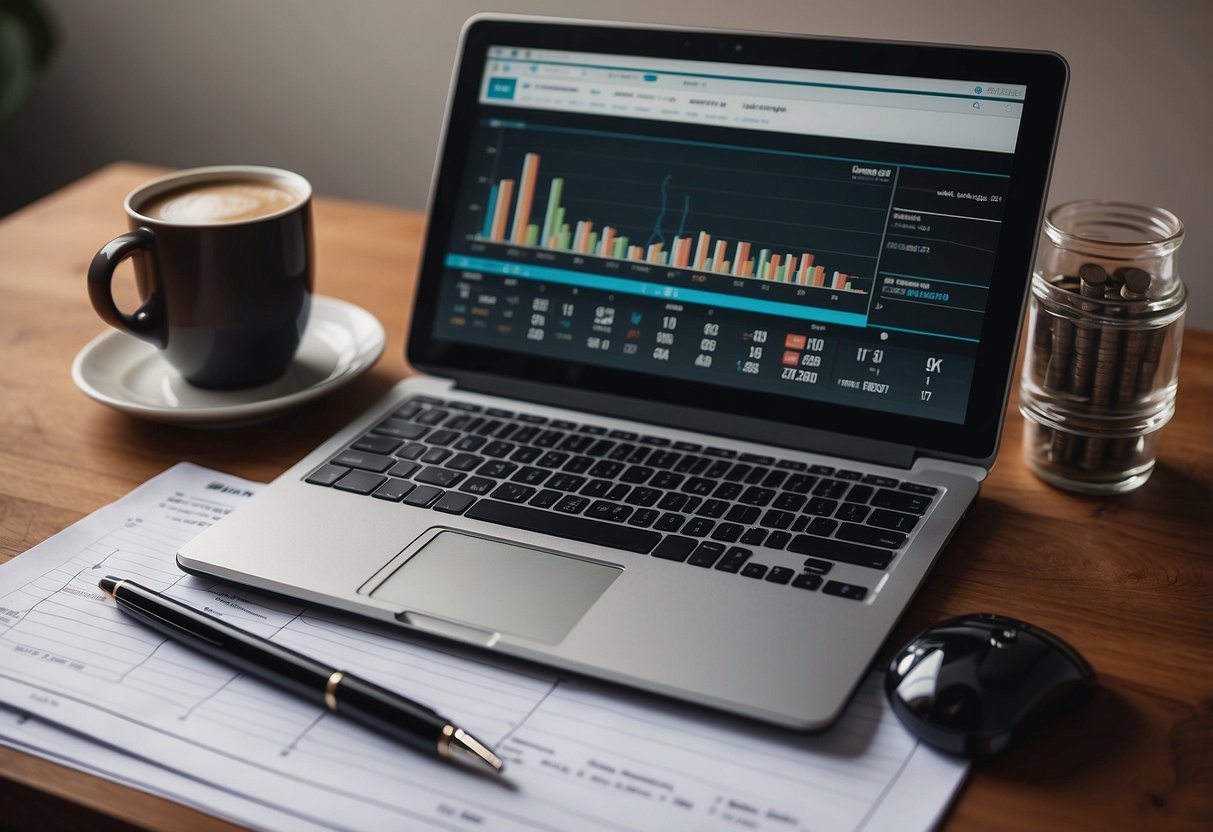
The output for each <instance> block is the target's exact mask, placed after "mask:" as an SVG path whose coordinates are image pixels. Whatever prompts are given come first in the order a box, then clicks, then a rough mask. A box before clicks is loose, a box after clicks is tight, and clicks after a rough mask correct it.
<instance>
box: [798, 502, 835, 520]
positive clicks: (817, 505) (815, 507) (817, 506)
mask: <svg viewBox="0 0 1213 832" xmlns="http://www.w3.org/2000/svg"><path fill="white" fill-rule="evenodd" d="M836 508H838V501H837V500H827V499H826V498H825V497H814V498H813V499H811V500H809V504H808V505H807V506H805V507H804V513H805V514H817V515H820V516H821V517H829V516H830V515H831V514H833V513H834V509H836Z"/></svg>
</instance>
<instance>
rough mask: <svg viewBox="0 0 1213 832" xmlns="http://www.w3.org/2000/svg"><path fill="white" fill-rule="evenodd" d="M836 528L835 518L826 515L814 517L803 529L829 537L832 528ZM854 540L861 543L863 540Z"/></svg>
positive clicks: (832, 531)
mask: <svg viewBox="0 0 1213 832" xmlns="http://www.w3.org/2000/svg"><path fill="white" fill-rule="evenodd" d="M847 525H849V524H847ZM836 528H838V521H837V520H831V519H830V518H828V517H814V518H813V522H812V523H809V527H808V528H807V529H806V530H805V531H807V532H808V533H809V534H818V535H821V536H822V537H829V536H830V535H832V534H833V533H834V529H836ZM859 528H863V526H860V527H859ZM856 542H857V543H862V542H864V541H861V540H860V541H856Z"/></svg>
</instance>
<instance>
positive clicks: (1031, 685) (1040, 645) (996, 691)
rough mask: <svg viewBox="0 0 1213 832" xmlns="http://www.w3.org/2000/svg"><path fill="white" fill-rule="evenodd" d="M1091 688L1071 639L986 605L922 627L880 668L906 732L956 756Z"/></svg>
mask: <svg viewBox="0 0 1213 832" xmlns="http://www.w3.org/2000/svg"><path fill="white" fill-rule="evenodd" d="M1094 689H1095V672H1094V671H1093V670H1092V669H1091V666H1090V665H1089V664H1088V663H1087V661H1086V660H1085V659H1084V658H1083V657H1082V656H1080V655H1079V654H1078V651H1077V650H1075V649H1074V648H1073V647H1071V646H1070V645H1068V644H1066V643H1065V642H1064V641H1062V640H1061V639H1060V638H1058V637H1057V636H1055V635H1053V634H1051V633H1048V632H1046V631H1044V630H1042V629H1040V628H1038V627H1033V626H1031V625H1030V624H1025V623H1024V622H1022V621H1016V620H1015V619H1013V618H1006V617H1004V616H1001V615H993V614H991V613H972V614H969V615H961V616H958V617H956V618H950V619H948V620H947V621H943V622H941V623H939V624H936V625H935V626H933V627H929V628H927V629H926V630H924V631H923V632H922V633H920V634H919V635H918V636H916V637H915V638H913V639H911V641H910V642H909V644H907V645H906V646H905V647H903V648H902V650H901V652H899V653H898V654H897V656H896V657H895V658H894V659H893V661H892V663H891V664H890V665H889V671H888V673H887V674H886V676H885V693H886V694H887V695H888V697H889V702H890V703H891V704H892V706H893V711H894V713H896V714H897V716H898V717H900V719H901V721H902V722H903V723H904V724H905V726H906V727H907V728H908V729H910V732H911V733H913V734H914V735H915V736H917V737H918V738H919V739H921V740H923V741H924V742H927V743H929V744H931V745H933V746H935V747H937V748H940V749H943V750H944V751H947V752H949V753H951V754H956V755H959V756H963V757H984V756H989V755H993V754H998V753H999V752H1001V751H1003V750H1005V749H1006V748H1007V747H1008V746H1010V745H1011V744H1013V743H1014V742H1015V741H1016V740H1017V739H1019V738H1020V737H1021V736H1022V735H1024V734H1026V733H1028V732H1030V731H1031V730H1032V729H1034V728H1036V727H1037V726H1039V725H1041V724H1042V723H1044V722H1046V721H1048V720H1049V719H1050V718H1052V717H1054V716H1056V715H1058V714H1060V713H1063V712H1066V711H1069V710H1072V709H1074V708H1077V707H1078V706H1080V705H1081V704H1083V703H1084V702H1085V701H1086V700H1087V699H1089V698H1090V696H1091V694H1092V692H1093V691H1094Z"/></svg>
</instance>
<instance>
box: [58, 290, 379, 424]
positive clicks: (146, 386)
mask: <svg viewBox="0 0 1213 832" xmlns="http://www.w3.org/2000/svg"><path fill="white" fill-rule="evenodd" d="M385 340H386V339H385V337H384V332H383V325H382V324H380V323H379V321H378V320H376V319H375V316H374V315H372V314H371V313H369V312H367V311H366V310H365V309H362V308H360V307H357V306H354V305H353V304H352V303H346V302H345V301H342V300H337V299H336V298H328V297H322V296H320V295H315V296H313V297H312V311H311V315H310V316H309V318H308V324H307V329H306V330H304V333H303V340H302V342H300V344H299V351H298V352H297V353H295V358H294V360H293V361H292V362H291V366H290V367H289V368H288V369H287V371H286V373H285V374H284V375H283V376H282V377H281V378H279V379H277V380H275V381H272V382H270V383H269V384H263V385H261V386H259V387H249V388H245V389H243V390H204V389H202V388H200V387H194V386H193V385H192V384H189V383H188V382H187V381H186V380H185V379H183V378H182V377H181V374H180V373H179V372H177V371H176V370H175V369H173V368H172V367H170V366H169V365H168V363H167V362H166V361H165V360H164V359H163V358H162V357H161V355H160V351H159V350H158V349H156V348H155V347H153V346H152V345H151V344H148V343H145V342H143V341H140V340H138V339H136V338H133V337H131V336H130V335H127V334H125V333H123V332H119V331H117V330H110V331H109V332H105V333H102V334H101V335H98V336H97V337H96V338H94V339H93V340H92V341H90V342H89V343H88V345H87V346H86V347H85V348H84V349H82V350H81V351H80V352H79V354H78V355H77V356H76V360H75V361H73V362H72V381H74V382H75V383H76V386H77V387H79V388H80V389H81V390H83V391H84V392H85V394H87V395H88V396H90V397H91V398H94V399H96V400H97V401H99V402H101V403H102V404H106V405H109V406H110V407H113V408H116V409H118V410H121V411H122V412H123V413H129V414H130V415H132V416H137V417H139V418H141V419H150V420H152V421H155V422H168V423H171V424H177V425H186V426H190V427H230V426H232V425H234V424H247V423H250V422H258V421H261V420H263V419H268V418H270V417H271V416H274V415H277V414H278V413H281V412H282V411H284V410H288V409H289V408H292V407H295V406H297V405H300V404H303V403H304V402H306V401H310V400H312V399H315V398H317V397H319V396H323V395H324V394H326V393H331V392H332V391H334V390H336V389H337V388H338V387H341V386H342V385H344V384H346V383H347V382H349V381H351V380H353V379H354V378H356V377H357V376H359V375H360V374H362V373H364V372H366V371H367V370H368V369H370V368H371V366H372V365H373V364H374V363H375V362H376V361H377V360H378V359H379V356H380V355H382V354H383V346H384V342H385Z"/></svg>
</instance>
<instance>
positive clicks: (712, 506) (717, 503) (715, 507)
mask: <svg viewBox="0 0 1213 832" xmlns="http://www.w3.org/2000/svg"><path fill="white" fill-rule="evenodd" d="M728 508H729V504H728V503H726V502H725V501H724V500H704V501H703V505H701V506H700V507H699V509H698V511H696V512H695V513H696V514H698V515H699V516H700V517H712V518H717V517H723V516H724V513H725V512H726V511H728Z"/></svg>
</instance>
